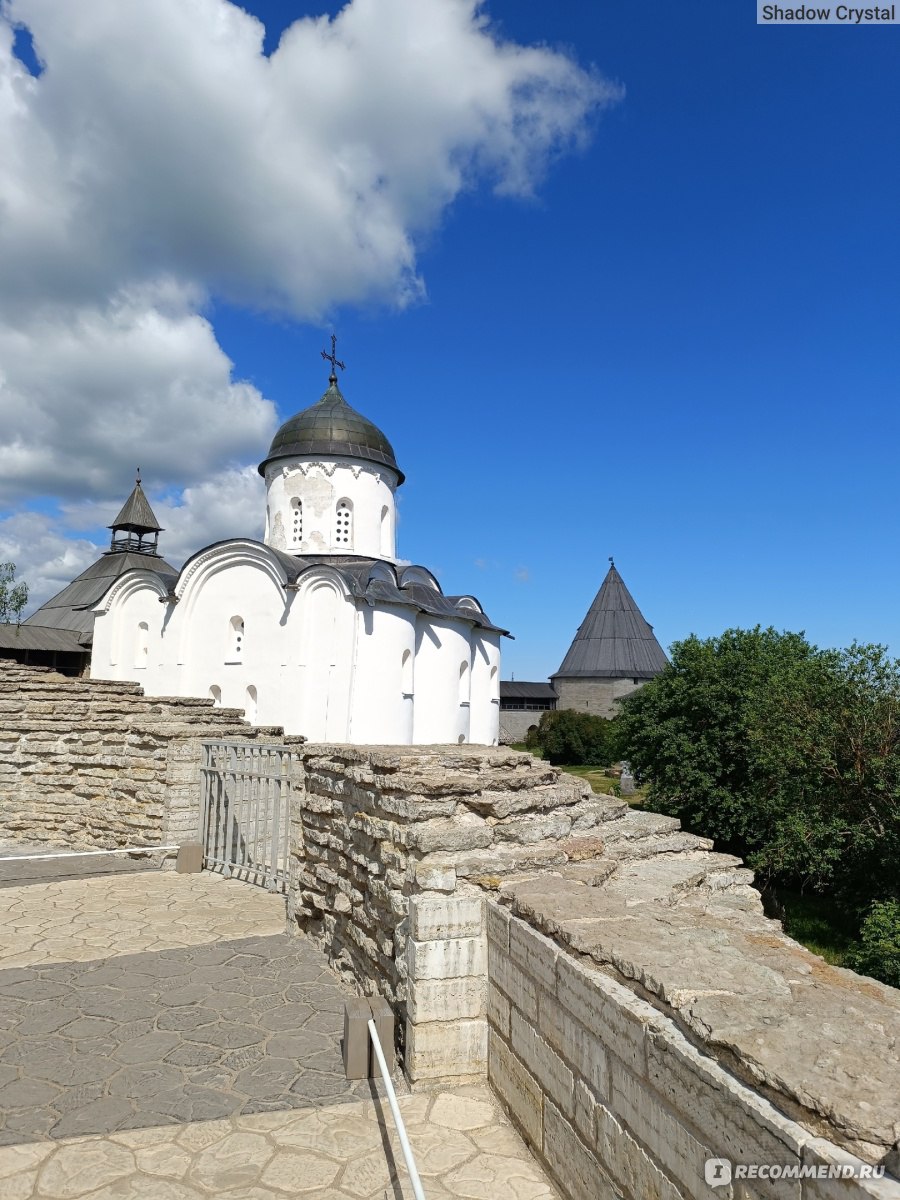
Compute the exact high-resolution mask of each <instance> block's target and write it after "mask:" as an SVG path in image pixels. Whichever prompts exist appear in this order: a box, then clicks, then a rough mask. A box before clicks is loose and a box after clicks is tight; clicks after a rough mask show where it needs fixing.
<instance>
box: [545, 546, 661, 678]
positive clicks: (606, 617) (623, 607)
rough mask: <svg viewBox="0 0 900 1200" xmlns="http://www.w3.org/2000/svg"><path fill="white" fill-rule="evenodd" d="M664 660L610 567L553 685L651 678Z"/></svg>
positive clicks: (618, 577)
mask: <svg viewBox="0 0 900 1200" xmlns="http://www.w3.org/2000/svg"><path fill="white" fill-rule="evenodd" d="M667 663H668V659H667V658H666V656H665V653H664V652H663V649H662V647H661V646H660V644H659V642H658V641H657V640H656V638H655V637H654V636H653V627H652V625H648V624H647V622H646V621H645V620H644V618H643V616H642V615H641V611H640V609H639V608H638V606H637V605H636V604H635V602H634V600H633V599H632V596H631V593H630V592H629V591H628V588H627V587H626V586H625V584H624V583H623V582H622V576H621V575H620V574H619V572H618V571H617V570H616V568H615V567H614V566H611V567H610V568H609V572H608V574H607V576H606V578H605V579H604V581H603V585H602V587H601V588H600V591H599V592H598V593H597V595H596V596H595V597H594V603H593V604H592V605H591V607H590V608H589V609H588V613H587V616H586V617H585V618H584V620H583V621H582V622H581V626H580V628H579V630H578V632H577V633H576V634H575V640H574V642H573V643H572V645H571V646H570V647H569V652H568V654H566V657H565V658H564V659H563V661H562V665H561V666H560V668H559V670H558V671H557V672H556V674H554V675H551V676H550V678H551V680H554V679H558V678H560V677H563V678H568V679H571V678H584V677H587V678H599V679H626V678H631V679H653V677H654V676H656V675H658V674H659V673H660V671H662V670H664V669H665V667H666V665H667Z"/></svg>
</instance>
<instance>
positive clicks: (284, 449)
mask: <svg viewBox="0 0 900 1200" xmlns="http://www.w3.org/2000/svg"><path fill="white" fill-rule="evenodd" d="M312 455H321V456H322V457H325V458H327V457H331V456H333V455H342V456H343V457H345V458H362V459H364V460H365V461H366V462H372V463H377V464H378V465H379V466H383V467H390V469H391V470H392V471H396V472H397V475H398V476H399V479H398V482H399V483H402V482H403V480H404V478H405V476H404V474H403V472H402V471H401V470H400V468H399V467H398V466H397V460H396V459H395V458H394V449H393V447H392V446H391V443H390V442H389V441H388V440H387V438H386V437H385V436H384V434H383V433H382V432H381V430H380V429H379V428H378V427H377V425H373V424H372V422H371V421H367V420H366V418H365V417H364V416H362V415H361V414H360V413H358V412H357V411H356V410H355V409H353V408H351V407H350V405H349V404H348V403H347V401H346V400H345V399H344V397H343V396H342V395H341V390H340V388H339V387H338V385H337V380H335V379H334V378H332V380H331V382H330V383H329V385H328V391H327V392H326V393H325V395H324V396H323V397H322V399H321V400H319V402H318V403H317V404H313V405H312V406H311V407H310V408H305V409H304V410H303V412H299V413H297V414H296V416H293V417H291V418H290V419H289V420H287V421H285V423H284V424H283V425H282V426H281V428H280V429H279V430H278V432H277V433H276V434H275V437H274V439H273V440H272V445H271V446H270V447H269V453H268V454H267V455H266V457H265V459H264V460H263V461H262V462H261V463H260V464H259V473H260V475H264V474H265V471H266V467H267V466H268V465H269V463H270V462H274V460H275V459H278V458H309V457H310V456H312Z"/></svg>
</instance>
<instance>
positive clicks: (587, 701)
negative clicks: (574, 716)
mask: <svg viewBox="0 0 900 1200" xmlns="http://www.w3.org/2000/svg"><path fill="white" fill-rule="evenodd" d="M550 682H551V683H552V684H553V686H554V688H556V691H557V694H558V695H559V702H558V703H557V705H556V707H557V708H574V709H577V711H578V712H586V713H590V714H591V715H592V716H595V717H615V716H616V715H617V714H618V712H619V705H618V704H617V703H616V701H617V700H621V699H622V697H623V696H630V695H631V693H632V692H636V691H637V690H638V688H640V687H643V685H644V683H646V680H643V679H642V680H639V681H638V682H637V683H635V681H634V680H633V679H566V678H563V677H562V676H560V675H554V676H553V677H552V678H551V680H550Z"/></svg>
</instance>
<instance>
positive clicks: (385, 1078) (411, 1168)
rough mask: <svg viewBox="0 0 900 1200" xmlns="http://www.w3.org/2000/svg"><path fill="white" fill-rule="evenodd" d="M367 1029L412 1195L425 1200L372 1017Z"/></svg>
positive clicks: (416, 1198)
mask: <svg viewBox="0 0 900 1200" xmlns="http://www.w3.org/2000/svg"><path fill="white" fill-rule="evenodd" d="M368 1029H369V1037H370V1038H371V1039H372V1050H373V1052H374V1054H375V1059H376V1061H377V1063H378V1070H379V1072H380V1073H381V1080H382V1083H383V1084H384V1090H385V1091H386V1092H387V1098H388V1104H389V1105H390V1106H391V1115H392V1116H393V1118H394V1125H395V1126H396V1129H397V1137H398V1138H399V1139H400V1149H401V1150H402V1151H403V1161H404V1162H405V1163H406V1169H407V1171H408V1172H409V1181H410V1183H411V1184H412V1190H413V1195H414V1196H415V1200H425V1192H424V1191H423V1190H422V1181H421V1179H420V1178H419V1172H418V1169H417V1167H416V1160H415V1159H414V1158H413V1152H412V1147H411V1146H410V1144H409V1138H408V1137H407V1134H406V1126H405V1125H404V1123H403V1116H402V1115H401V1113H400V1105H399V1104H398V1103H397V1093H396V1092H395V1091H394V1085H393V1083H392V1082H391V1073H390V1071H389V1070H388V1066H387V1063H386V1062H385V1058H384V1051H383V1050H382V1048H381V1039H380V1038H379V1036H378V1029H377V1028H376V1026H375V1021H374V1018H372V1019H370V1020H369V1022H368Z"/></svg>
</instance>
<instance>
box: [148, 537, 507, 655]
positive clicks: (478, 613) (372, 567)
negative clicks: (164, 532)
mask: <svg viewBox="0 0 900 1200" xmlns="http://www.w3.org/2000/svg"><path fill="white" fill-rule="evenodd" d="M234 541H240V542H242V543H246V542H248V541H249V542H252V543H253V544H254V545H256V546H262V547H263V548H264V549H265V550H266V551H267V552H268V553H269V554H271V555H272V556H273V557H274V558H275V559H277V561H278V562H279V563H280V564H281V566H282V567H283V569H284V573H285V575H286V576H287V581H288V583H289V584H291V585H294V584H296V583H297V582H298V581H299V580H300V577H301V576H302V575H303V574H305V572H307V571H310V570H312V568H313V567H331V568H332V569H333V570H335V571H337V572H338V573H339V574H340V576H341V577H342V579H343V580H344V582H345V583H346V585H347V590H348V591H349V592H350V594H351V596H353V597H354V598H355V599H358V600H371V601H376V600H378V601H381V602H382V603H384V604H402V605H404V606H405V607H408V608H415V609H417V610H418V611H419V612H424V613H428V614H429V615H430V616H434V617H446V618H449V619H452V620H454V621H468V622H469V624H471V625H476V626H478V627H479V628H480V629H490V630H492V631H493V632H495V633H501V634H503V635H505V636H506V637H510V636H511V635H510V633H509V631H508V630H506V629H501V627H500V626H499V625H494V624H493V623H492V621H491V620H490V618H489V617H488V615H487V613H486V612H484V610H483V609H482V607H481V605H480V604H479V603H478V601H477V600H475V599H474V597H472V596H445V595H444V593H443V592H442V591H441V589H440V585H439V584H438V582H437V580H436V579H435V578H434V576H433V575H432V574H431V572H430V571H429V570H427V569H426V568H425V567H418V566H406V567H400V566H396V565H395V564H394V563H392V562H388V561H387V560H386V559H381V558H367V557H365V556H363V555H359V554H288V553H287V551H285V550H274V549H273V548H272V547H271V546H266V545H265V543H264V542H258V541H256V540H255V539H253V538H229V539H227V540H225V541H222V542H215V543H214V544H213V545H214V546H227V545H229V544H230V543H231V542H234ZM211 549H213V546H205V547H204V548H203V550H198V551H197V553H198V554H205V553H206V552H207V551H208V550H211ZM137 557H146V556H143V555H141V556H137ZM195 557H196V555H194V556H192V558H195ZM192 558H189V559H188V560H187V562H186V563H185V564H184V567H183V568H182V571H186V570H187V568H188V566H189V565H190V563H191V562H192ZM426 581H430V582H426Z"/></svg>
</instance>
